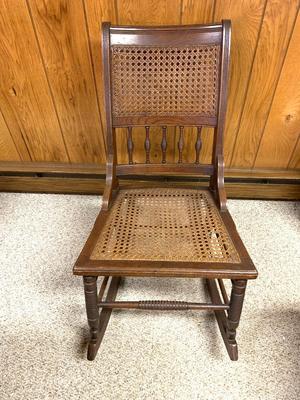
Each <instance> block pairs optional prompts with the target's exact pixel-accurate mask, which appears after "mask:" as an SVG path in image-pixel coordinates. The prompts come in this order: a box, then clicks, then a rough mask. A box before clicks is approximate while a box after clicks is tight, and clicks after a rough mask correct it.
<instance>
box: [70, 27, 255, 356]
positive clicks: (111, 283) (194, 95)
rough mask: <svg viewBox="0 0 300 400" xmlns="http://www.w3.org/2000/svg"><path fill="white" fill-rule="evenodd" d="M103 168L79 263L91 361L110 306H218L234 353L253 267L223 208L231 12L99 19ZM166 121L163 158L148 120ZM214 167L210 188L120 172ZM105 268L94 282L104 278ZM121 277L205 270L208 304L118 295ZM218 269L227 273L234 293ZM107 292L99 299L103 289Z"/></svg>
mask: <svg viewBox="0 0 300 400" xmlns="http://www.w3.org/2000/svg"><path fill="white" fill-rule="evenodd" d="M102 30H103V66H104V85H105V107H106V129H107V170H106V171H107V172H106V186H105V190H104V195H103V203H102V208H101V211H100V213H99V215H98V217H97V220H96V222H95V225H94V227H93V229H92V232H91V234H90V236H89V238H88V240H87V242H86V244H85V246H84V248H83V250H82V252H81V254H80V256H79V258H78V260H77V262H76V264H75V266H74V274H76V275H82V276H83V282H84V292H85V301H86V311H87V319H88V324H89V327H90V342H89V346H88V356H87V357H88V359H89V360H93V359H94V358H95V356H96V354H97V351H98V348H99V346H100V343H101V341H102V338H103V336H104V333H105V330H106V327H107V324H108V322H109V318H110V315H111V313H112V310H113V309H115V308H119V309H120V308H131V309H143V310H149V311H150V310H208V311H214V313H215V316H216V318H217V322H218V325H219V328H220V331H221V335H222V338H223V340H224V343H225V346H226V349H227V352H228V354H229V356H230V358H231V359H232V360H237V358H238V348H237V343H236V329H237V327H238V324H239V320H240V316H241V311H242V306H243V300H244V295H245V289H246V283H247V280H248V279H254V278H256V277H257V271H256V269H255V267H254V265H253V263H252V261H251V259H250V257H249V255H248V253H247V251H246V249H245V247H244V245H243V243H242V241H241V239H240V237H239V235H238V232H237V230H236V227H235V224H234V222H233V220H232V218H231V216H230V214H229V211H228V210H227V207H226V194H225V188H224V162H223V132H224V124H225V110H226V98H227V81H228V68H229V52H230V21H223V22H222V24H215V25H192V26H166V27H132V26H131V27H129V26H111V25H110V24H109V23H104V24H103V25H102ZM134 126H144V127H145V141H144V147H145V163H139V164H138V163H135V162H134V157H133V156H134V144H133V134H132V128H133V127H134ZM152 126H156V127H157V126H158V127H160V129H161V150H162V158H161V163H151V160H150V129H151V127H152ZM169 126H173V127H174V126H175V127H177V129H178V137H179V139H178V162H176V163H174V162H173V163H168V162H167V156H166V154H167V130H168V127H169ZM185 126H193V127H196V128H197V129H196V130H195V141H194V144H193V145H194V146H195V161H194V163H189V164H188V163H184V162H183V149H184V142H185V140H184V133H185V132H184V127H185ZM203 126H209V127H213V128H214V140H213V154H212V162H211V164H207V165H204V164H201V163H200V162H199V155H200V150H201V145H202V138H201V129H202V127H203ZM119 127H125V128H127V149H128V164H118V162H117V150H116V131H115V128H119ZM151 173H152V174H168V173H183V174H188V175H192V174H194V175H199V176H201V175H202V176H203V175H208V176H210V185H209V188H208V189H207V188H201V187H199V188H189V187H188V186H186V185H184V186H181V187H180V186H178V185H177V186H176V187H175V185H174V187H170V186H168V187H159V188H153V187H152V188H151V187H149V185H148V187H144V188H141V187H134V179H132V187H128V185H127V187H126V188H124V187H123V188H122V187H120V186H119V179H118V178H119V177H122V176H127V177H128V176H131V177H132V178H134V175H146V174H147V175H149V174H151ZM99 276H101V277H103V280H102V283H101V285H100V289H99V292H98V289H97V279H98V277H99ZM126 276H138V277H189V278H204V279H206V281H207V287H208V290H209V293H210V297H211V302H210V303H191V302H181V301H115V299H116V295H117V291H118V286H119V283H120V280H121V279H122V278H123V277H126ZM223 279H230V280H231V282H232V290H231V295H230V298H229V297H228V295H227V293H226V289H225V286H224V283H223ZM105 292H106V293H107V294H106V297H105V298H104V293H105Z"/></svg>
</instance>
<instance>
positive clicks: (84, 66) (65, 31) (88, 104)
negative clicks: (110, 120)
mask: <svg viewBox="0 0 300 400" xmlns="http://www.w3.org/2000/svg"><path fill="white" fill-rule="evenodd" d="M29 7H30V9H31V13H32V16H33V21H34V26H35V29H36V32H37V37H38V40H39V43H40V48H41V52H42V56H43V59H44V63H45V68H46V71H47V75H48V79H49V84H50V87H51V90H52V93H53V97H54V98H55V103H56V109H57V113H58V116H59V120H60V124H61V127H62V130H63V134H64V138H65V142H66V145H67V149H68V152H69V155H70V160H71V161H72V162H80V160H82V161H85V162H103V161H104V160H105V145H104V140H103V133H102V130H101V120H100V113H99V109H98V104H97V96H96V89H95V82H94V77H93V70H92V65H91V57H90V53H89V45H88V36H87V30H86V24H85V16H84V10H83V4H82V1H81V0H44V1H42V2H41V1H38V0H29Z"/></svg>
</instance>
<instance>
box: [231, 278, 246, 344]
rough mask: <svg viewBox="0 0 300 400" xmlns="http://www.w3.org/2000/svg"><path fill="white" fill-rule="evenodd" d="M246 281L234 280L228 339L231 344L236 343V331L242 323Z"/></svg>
mask: <svg viewBox="0 0 300 400" xmlns="http://www.w3.org/2000/svg"><path fill="white" fill-rule="evenodd" d="M246 285H247V281H246V280H233V281H232V291H231V297H230V303H229V310H228V319H227V337H228V340H229V342H231V343H235V337H236V329H237V327H238V325H239V322H240V317H241V313H242V308H243V302H244V297H245V291H246Z"/></svg>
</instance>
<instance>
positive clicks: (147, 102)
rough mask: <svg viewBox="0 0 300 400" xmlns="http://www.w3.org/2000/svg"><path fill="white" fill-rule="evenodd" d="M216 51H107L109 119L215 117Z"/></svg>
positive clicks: (195, 48)
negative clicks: (109, 53)
mask: <svg viewBox="0 0 300 400" xmlns="http://www.w3.org/2000/svg"><path fill="white" fill-rule="evenodd" d="M219 60H220V46H218V45H209V46H208V45H206V46H199V45H198V46H189V47H167V48H166V47H152V46H151V47H150V46H142V47H141V46H139V47H137V46H112V89H113V115H114V116H115V117H126V116H127V117H128V116H184V115H185V116H193V115H198V116H207V117H214V116H216V114H217V100H218V85H219V84H218V82H219Z"/></svg>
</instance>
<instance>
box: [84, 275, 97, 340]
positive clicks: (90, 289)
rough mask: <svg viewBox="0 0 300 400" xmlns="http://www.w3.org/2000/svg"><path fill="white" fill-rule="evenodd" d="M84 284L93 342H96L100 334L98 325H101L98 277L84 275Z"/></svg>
mask: <svg viewBox="0 0 300 400" xmlns="http://www.w3.org/2000/svg"><path fill="white" fill-rule="evenodd" d="M83 284H84V294H85V305H86V313H87V320H88V324H89V327H90V334H91V342H96V341H97V336H98V325H99V310H98V306H97V277H95V276H84V277H83Z"/></svg>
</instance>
